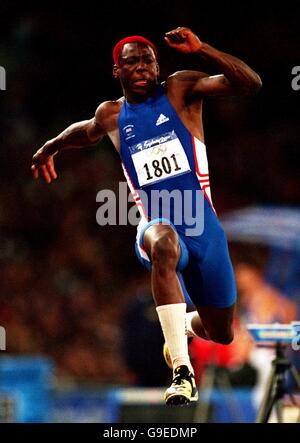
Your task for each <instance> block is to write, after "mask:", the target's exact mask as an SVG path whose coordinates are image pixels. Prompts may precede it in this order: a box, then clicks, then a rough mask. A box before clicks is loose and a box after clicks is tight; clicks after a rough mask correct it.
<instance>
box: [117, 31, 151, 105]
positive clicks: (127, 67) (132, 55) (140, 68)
mask: <svg viewBox="0 0 300 443" xmlns="http://www.w3.org/2000/svg"><path fill="white" fill-rule="evenodd" d="M113 59H114V63H115V64H114V70H113V74H114V77H115V78H119V79H120V82H121V85H122V87H123V89H124V93H125V94H126V95H127V96H130V97H131V98H133V99H143V98H144V97H146V96H148V95H149V94H151V91H152V90H153V89H154V87H155V85H156V84H157V78H158V75H159V67H158V63H157V50H156V47H155V45H154V44H153V43H151V42H150V41H149V40H147V39H146V38H144V37H141V36H137V35H135V36H131V37H126V38H123V39H122V40H120V41H119V42H118V43H117V44H116V45H115V47H114V49H113Z"/></svg>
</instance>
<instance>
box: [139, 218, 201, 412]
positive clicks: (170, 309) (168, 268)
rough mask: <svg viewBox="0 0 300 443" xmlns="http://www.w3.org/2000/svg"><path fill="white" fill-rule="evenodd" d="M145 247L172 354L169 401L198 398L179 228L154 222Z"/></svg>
mask: <svg viewBox="0 0 300 443" xmlns="http://www.w3.org/2000/svg"><path fill="white" fill-rule="evenodd" d="M142 244H143V248H144V251H145V252H146V254H147V255H148V257H149V258H150V259H151V262H152V269H151V284H152V293H153V298H154V301H155V303H156V310H157V313H158V317H159V321H160V324H161V327H162V331H163V334H164V338H165V342H166V344H167V347H168V349H169V353H170V355H171V360H172V366H173V374H174V378H173V382H172V384H171V386H170V388H168V389H167V390H166V393H165V400H166V403H167V404H169V405H181V404H186V403H189V402H190V401H195V400H197V399H198V393H197V388H196V383H195V379H194V375H193V372H194V371H193V368H192V365H191V362H190V358H189V353H188V342H187V336H186V333H185V316H186V303H185V299H184V295H183V291H182V287H181V284H180V281H179V278H178V275H177V266H178V262H179V260H180V257H181V253H182V251H181V246H180V243H179V238H178V235H177V233H176V231H175V230H174V229H173V228H172V227H171V226H170V225H166V224H154V225H152V226H150V227H149V228H148V229H147V230H146V231H145V232H144V234H143V239H142Z"/></svg>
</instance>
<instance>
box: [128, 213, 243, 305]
mask: <svg viewBox="0 0 300 443" xmlns="http://www.w3.org/2000/svg"><path fill="white" fill-rule="evenodd" d="M209 218H210V219H211V220H206V223H205V227H204V231H203V233H202V234H201V235H200V236H198V237H188V236H186V235H184V234H183V232H181V231H180V229H179V228H178V227H175V226H174V225H173V224H172V223H171V222H170V221H169V220H166V219H155V220H152V221H150V222H149V223H147V224H145V225H144V226H143V227H142V228H141V229H140V230H138V234H137V241H136V253H137V256H138V258H139V260H140V262H141V263H142V264H143V265H144V266H145V267H146V268H147V269H148V270H151V261H150V259H149V257H148V255H147V253H146V251H145V250H144V248H143V238H144V234H145V232H146V230H147V229H148V228H149V227H150V226H152V225H154V224H158V223H163V224H169V225H170V226H172V228H173V229H174V230H175V232H176V233H177V236H178V241H179V244H180V247H181V256H180V259H179V262H178V265H177V274H178V277H179V280H180V283H181V286H182V290H183V293H184V296H185V299H186V302H187V303H188V304H190V303H191V302H192V303H193V304H194V305H195V306H211V307H215V308H227V307H229V306H232V305H233V304H234V303H235V301H236V287H235V280H234V273H233V268H232V264H231V260H230V257H229V251H228V244H227V239H226V236H225V233H224V230H223V228H222V226H221V224H220V223H219V221H218V219H217V217H216V216H215V214H212V216H209Z"/></svg>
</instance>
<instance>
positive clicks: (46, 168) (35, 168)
mask: <svg viewBox="0 0 300 443" xmlns="http://www.w3.org/2000/svg"><path fill="white" fill-rule="evenodd" d="M49 143H50V142H47V143H45V145H44V146H42V147H41V148H40V149H39V150H38V151H37V152H36V153H35V154H34V156H33V157H32V162H31V171H32V174H33V178H34V179H35V180H37V179H38V178H39V172H41V174H42V175H43V176H44V179H45V180H46V182H47V183H51V181H52V179H54V180H55V179H56V178H57V174H56V171H55V168H54V160H53V157H54V156H55V154H56V153H54V154H48V153H47V148H48V147H49Z"/></svg>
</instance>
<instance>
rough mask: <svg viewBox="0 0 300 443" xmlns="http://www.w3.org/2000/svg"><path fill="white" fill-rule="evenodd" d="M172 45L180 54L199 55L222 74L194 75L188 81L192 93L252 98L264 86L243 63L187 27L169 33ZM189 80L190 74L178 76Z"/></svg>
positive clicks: (168, 40)
mask: <svg viewBox="0 0 300 443" xmlns="http://www.w3.org/2000/svg"><path fill="white" fill-rule="evenodd" d="M165 39H166V41H167V43H168V44H169V46H171V47H173V48H174V49H177V50H178V51H181V52H184V53H189V54H198V55H199V56H200V57H201V58H202V59H204V60H206V61H208V62H209V63H210V64H212V65H214V66H215V68H216V70H218V71H219V72H220V73H222V74H219V75H213V76H203V75H199V77H198V78H197V77H195V76H194V81H191V82H189V86H188V88H189V91H188V92H190V93H192V94H195V95H200V96H205V95H249V94H254V93H256V92H257V91H258V90H259V89H260V88H261V85H262V82H261V79H260V77H259V75H258V74H257V73H256V72H255V71H253V69H251V68H250V67H249V66H248V65H247V64H246V63H244V62H243V61H242V60H240V59H238V58H237V57H234V56H232V55H230V54H226V53H225V52H221V51H219V50H218V49H215V48H213V47H212V46H210V45H209V44H207V43H204V42H201V41H200V40H199V38H198V37H197V36H196V35H195V34H194V33H193V32H192V31H191V30H190V29H188V28H177V29H175V30H174V31H171V32H169V33H167V34H166V37H165ZM185 79H186V80H188V81H189V75H188V73H186V74H184V73H182V74H180V73H179V75H178V80H185Z"/></svg>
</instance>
